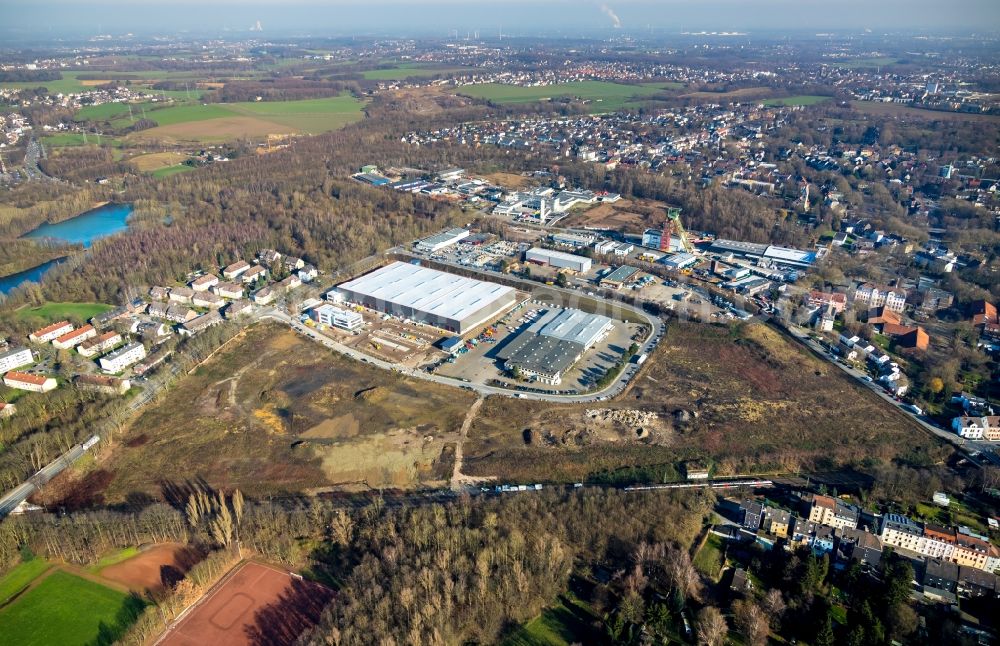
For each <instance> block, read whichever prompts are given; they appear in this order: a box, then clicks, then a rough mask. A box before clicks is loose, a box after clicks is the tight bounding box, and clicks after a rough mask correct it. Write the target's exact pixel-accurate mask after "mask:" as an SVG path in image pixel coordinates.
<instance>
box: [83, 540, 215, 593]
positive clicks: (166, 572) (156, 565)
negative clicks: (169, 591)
mask: <svg viewBox="0 0 1000 646" xmlns="http://www.w3.org/2000/svg"><path fill="white" fill-rule="evenodd" d="M201 558H202V555H201V554H199V553H198V552H197V551H196V550H194V549H193V548H190V547H187V546H185V545H178V544H176V543H161V544H158V545H152V546H149V547H148V548H146V549H144V550H142V551H141V552H140V553H139V554H137V555H136V556H133V557H132V558H130V559H128V560H127V561H122V562H121V563H116V564H114V565H109V566H108V567H106V568H103V569H102V570H101V572H100V575H101V577H102V578H104V579H108V580H109V581H115V582H116V583H120V584H121V585H124V586H126V587H128V589H129V590H132V591H133V592H138V593H139V594H142V593H144V592H146V591H147V590H149V591H153V592H156V591H159V590H162V589H163V588H167V587H170V586H173V585H175V584H176V583H177V582H178V581H180V580H181V579H183V578H184V575H185V574H186V573H187V571H188V570H190V569H191V568H192V567H193V566H194V565H195V564H196V563H197V562H198V561H200V560H201Z"/></svg>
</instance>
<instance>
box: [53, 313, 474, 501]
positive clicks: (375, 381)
mask: <svg viewBox="0 0 1000 646" xmlns="http://www.w3.org/2000/svg"><path fill="white" fill-rule="evenodd" d="M473 401H474V396H473V395H472V394H471V393H468V392H465V391H461V390H458V389H456V388H450V387H447V386H442V385H437V384H430V383H427V382H422V381H420V382H418V381H415V380H412V379H407V378H403V377H401V376H399V375H397V374H395V373H391V372H388V371H384V370H380V369H376V368H371V367H369V366H366V365H364V364H362V363H359V362H356V361H352V360H349V359H346V358H344V357H342V356H340V355H337V354H335V353H333V352H332V351H329V350H326V349H324V348H322V347H320V346H318V345H317V344H316V343H314V342H312V341H310V340H308V339H304V338H302V337H300V336H298V335H296V334H294V333H293V332H291V331H289V330H287V329H286V328H284V327H281V326H277V325H272V324H260V325H257V326H255V327H253V328H251V329H250V330H249V331H248V332H247V333H246V334H245V336H244V337H243V338H241V339H240V340H239V341H237V342H234V343H232V344H230V346H228V347H226V348H224V349H223V350H222V351H220V352H219V353H218V354H217V355H215V356H214V357H212V358H211V359H210V360H208V361H207V362H206V363H205V364H203V365H202V366H201V367H200V368H198V369H197V370H196V371H195V372H194V373H193V374H192V375H189V376H187V377H185V378H184V379H183V380H182V381H181V382H180V383H179V384H178V385H177V386H176V387H174V388H172V389H171V391H170V392H169V394H168V395H167V397H166V398H165V399H164V400H163V401H162V402H160V403H159V404H156V405H154V406H153V407H151V408H148V409H146V410H145V411H144V412H143V413H142V415H140V417H139V418H138V419H137V420H136V421H135V422H134V424H133V425H132V427H131V428H130V429H129V430H128V431H126V433H125V434H124V435H123V436H122V437H121V442H120V444H119V445H118V446H117V447H116V448H115V449H114V451H113V453H112V454H111V456H110V457H109V458H107V459H105V460H104V461H103V462H102V463H100V464H99V465H97V467H96V468H93V469H91V470H90V471H88V472H87V473H86V474H84V475H80V474H75V476H68V479H72V478H73V477H75V478H77V479H78V480H80V481H86V480H87V479H88V478H89V479H92V480H94V482H92V483H91V486H89V487H88V488H87V489H88V492H87V497H88V500H83V501H78V502H80V504H79V505H78V506H86V503H87V502H88V501H101V502H104V501H119V502H121V501H125V500H128V499H133V498H135V497H136V496H139V497H142V496H150V497H152V498H154V499H157V498H169V492H170V491H172V490H174V489H175V488H177V487H181V488H182V489H183V485H184V484H185V483H191V482H200V481H204V482H205V483H207V484H208V485H209V486H211V487H215V488H234V487H239V488H241V489H243V491H244V492H245V493H247V494H251V495H265V494H266V493H268V492H282V491H300V490H303V489H305V490H309V489H313V488H323V487H330V486H341V487H349V488H366V487H386V486H390V487H409V486H416V485H418V484H429V483H441V482H447V480H448V478H449V477H450V476H451V474H452V462H451V460H452V456H453V449H454V443H455V441H456V440H457V438H458V437H459V434H460V429H461V426H462V420H463V419H464V417H465V414H466V412H467V411H468V408H469V406H470V405H471V404H472V402H473ZM91 474H100V477H99V478H98V477H97V476H92V475H91ZM71 490H76V488H75V487H73V488H71Z"/></svg>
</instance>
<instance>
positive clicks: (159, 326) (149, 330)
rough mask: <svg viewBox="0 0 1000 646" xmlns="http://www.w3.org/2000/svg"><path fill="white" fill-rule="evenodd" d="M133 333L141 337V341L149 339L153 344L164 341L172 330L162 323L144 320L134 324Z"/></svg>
mask: <svg viewBox="0 0 1000 646" xmlns="http://www.w3.org/2000/svg"><path fill="white" fill-rule="evenodd" d="M135 333H136V334H138V335H139V336H140V337H142V340H143V341H149V342H150V343H151V344H154V345H155V344H158V343H162V342H163V341H166V340H167V338H168V337H169V336H170V335H171V334H173V330H171V329H170V328H169V327H167V326H166V325H164V324H163V323H157V322H156V321H145V322H143V323H140V324H139V325H137V326H136V329H135Z"/></svg>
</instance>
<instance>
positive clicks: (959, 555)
mask: <svg viewBox="0 0 1000 646" xmlns="http://www.w3.org/2000/svg"><path fill="white" fill-rule="evenodd" d="M991 548H992V545H991V544H990V540H989V538H987V537H986V536H981V535H979V534H976V533H974V532H973V531H972V530H971V529H969V528H968V527H959V528H958V531H957V532H956V533H955V551H954V552H953V554H952V558H953V559H954V560H955V562H956V563H958V564H959V565H967V566H969V567H974V568H978V569H980V570H983V569H985V568H986V562H987V561H988V560H990V556H991V552H992V549H991Z"/></svg>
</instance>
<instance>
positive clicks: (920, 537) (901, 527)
mask: <svg viewBox="0 0 1000 646" xmlns="http://www.w3.org/2000/svg"><path fill="white" fill-rule="evenodd" d="M879 539H880V540H881V541H882V544H883V545H891V546H893V547H898V548H902V549H905V550H909V551H911V552H916V553H918V554H921V553H923V548H924V530H923V528H922V527H921V526H920V525H919V524H918V523H916V522H914V521H912V520H911V519H909V518H907V517H906V516H903V515H901V514H886V515H885V516H883V517H882V528H881V531H880V533H879Z"/></svg>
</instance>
